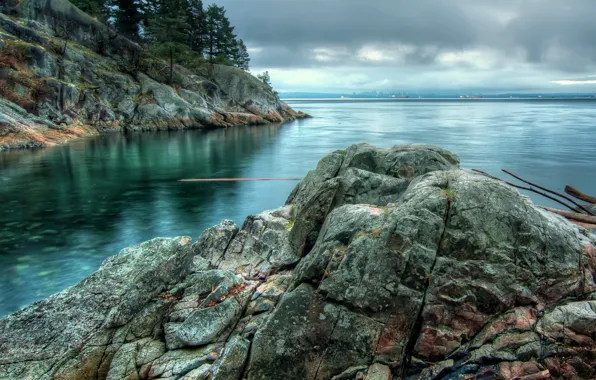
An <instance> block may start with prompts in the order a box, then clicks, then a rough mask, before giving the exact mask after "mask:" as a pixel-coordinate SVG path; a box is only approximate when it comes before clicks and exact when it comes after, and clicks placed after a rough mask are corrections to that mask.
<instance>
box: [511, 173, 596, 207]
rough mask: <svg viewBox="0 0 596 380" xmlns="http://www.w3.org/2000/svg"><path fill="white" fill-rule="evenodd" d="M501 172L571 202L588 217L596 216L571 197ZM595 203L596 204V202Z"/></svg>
mask: <svg viewBox="0 0 596 380" xmlns="http://www.w3.org/2000/svg"><path fill="white" fill-rule="evenodd" d="M501 170H502V171H503V172H505V173H507V174H509V175H510V176H512V177H513V178H517V179H519V180H520V181H522V182H523V183H527V184H528V185H530V186H534V187H537V188H539V189H540V190H544V191H546V192H547V193H551V194H554V195H556V196H558V197H561V198H563V199H565V200H567V201H569V202H571V203H573V204H574V205H576V206H577V207H579V208H580V209H582V210H583V211H585V212H586V214H588V215H592V216H593V215H594V214H593V213H592V212H591V211H590V210H588V209H587V208H585V207H584V206H582V205H580V204H579V203H577V202H576V201H574V200H573V199H571V198H569V197H568V196H566V195H565V194H561V193H558V192H556V191H552V190H549V189H547V188H546V187H542V186H540V185H537V184H535V183H532V182H530V181H526V180H525V179H523V178H521V177H520V176H517V175H515V174H513V173H511V172H510V171H508V170H505V169H501ZM595 203H596V202H595Z"/></svg>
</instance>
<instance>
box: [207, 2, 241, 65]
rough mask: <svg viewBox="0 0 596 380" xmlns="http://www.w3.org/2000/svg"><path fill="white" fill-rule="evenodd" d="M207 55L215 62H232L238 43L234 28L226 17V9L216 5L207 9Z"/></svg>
mask: <svg viewBox="0 0 596 380" xmlns="http://www.w3.org/2000/svg"><path fill="white" fill-rule="evenodd" d="M206 13H207V38H206V40H207V54H208V55H209V59H210V60H211V61H212V62H214V61H216V62H222V61H228V62H232V61H233V58H234V51H235V50H236V46H237V42H236V35H235V34H234V27H233V26H232V25H231V24H230V20H229V19H228V18H227V17H226V10H225V9H224V7H218V6H217V5H215V4H212V5H210V6H209V7H208V8H207V12H206Z"/></svg>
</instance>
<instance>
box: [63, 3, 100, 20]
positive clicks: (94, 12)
mask: <svg viewBox="0 0 596 380" xmlns="http://www.w3.org/2000/svg"><path fill="white" fill-rule="evenodd" d="M71 3H73V4H74V5H75V6H76V7H77V8H79V9H80V10H82V11H83V12H85V13H87V14H88V15H90V16H92V17H95V18H96V19H99V20H102V21H103V20H105V19H107V17H106V16H107V10H106V7H105V5H106V4H105V0H71Z"/></svg>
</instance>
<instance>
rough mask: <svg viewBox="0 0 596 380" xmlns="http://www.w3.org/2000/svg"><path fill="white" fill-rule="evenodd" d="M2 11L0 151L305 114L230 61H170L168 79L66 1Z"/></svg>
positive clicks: (46, 0)
mask: <svg viewBox="0 0 596 380" xmlns="http://www.w3.org/2000/svg"><path fill="white" fill-rule="evenodd" d="M0 11H2V12H4V13H6V14H4V13H0V100H1V101H0V150H3V149H9V148H26V147H39V146H45V145H51V144H55V143H60V142H63V141H66V140H69V139H72V138H75V137H78V136H82V135H89V134H97V133H102V132H108V131H118V130H122V129H128V130H155V129H184V128H217V127H229V126H235V125H253V124H264V123H280V122H284V121H288V120H293V119H295V118H302V117H305V116H307V115H305V114H303V113H301V112H296V111H294V110H292V109H291V108H290V107H289V106H288V105H286V104H285V103H283V102H282V101H281V100H280V99H279V97H278V96H277V95H276V94H275V93H274V92H273V90H272V89H271V88H270V87H269V86H267V85H265V84H264V83H262V82H261V81H260V80H258V79H257V78H255V77H253V76H252V75H250V74H248V73H246V72H244V71H243V70H240V69H236V68H232V67H226V66H219V65H207V64H204V65H199V66H198V67H196V68H194V69H193V70H188V69H186V68H184V67H182V66H176V67H175V75H174V83H172V84H171V85H170V84H167V83H168V80H169V66H168V65H167V64H166V63H165V62H163V61H160V60H157V59H154V58H152V57H150V56H149V55H147V54H146V53H145V52H144V51H143V50H142V49H141V47H139V46H138V45H136V44H135V43H133V42H130V41H128V40H126V39H125V38H123V37H120V36H118V35H116V34H115V33H114V32H113V31H111V30H109V29H108V28H107V27H105V26H104V25H102V24H101V23H99V22H97V21H96V20H94V19H92V18H91V17H89V16H88V15H86V14H85V13H83V12H81V11H80V10H79V9H78V8H76V7H75V6H74V5H72V4H70V3H69V2H68V1H67V0H26V1H18V2H16V1H15V2H11V1H9V2H7V3H6V4H3V5H1V6H0ZM9 14H10V15H11V16H9ZM2 98H3V99H2Z"/></svg>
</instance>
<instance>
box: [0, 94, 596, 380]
mask: <svg viewBox="0 0 596 380" xmlns="http://www.w3.org/2000/svg"><path fill="white" fill-rule="evenodd" d="M203 85H204V86H207V88H209V86H210V85H209V84H207V83H203ZM210 93H211V95H210V96H211V97H217V96H222V95H221V94H218V92H217V91H216V90H215V89H212V91H211V92H210ZM1 104H2V101H1V100H0V105H1ZM4 109H9V110H10V113H11V115H15V117H20V115H22V114H23V112H22V111H21V110H20V109H19V108H16V107H12V106H10V105H8V106H4ZM25 112H26V111H25ZM457 164H458V160H457V157H456V156H455V155H453V154H451V153H449V152H447V151H444V150H442V149H440V148H436V147H431V146H417V145H407V146H397V147H394V148H391V149H377V148H374V147H371V146H368V145H357V146H353V147H350V148H349V149H348V150H346V151H336V152H332V153H330V154H329V155H328V156H326V157H324V158H323V159H322V160H321V162H320V163H319V165H318V167H317V169H316V170H315V171H313V172H311V173H309V175H307V176H306V177H305V178H304V180H303V181H301V182H300V183H299V184H298V185H297V186H296V188H295V189H294V191H293V192H292V195H291V196H290V198H289V203H288V204H287V205H286V206H284V207H282V208H279V209H276V210H271V211H265V212H262V213H260V214H257V215H253V216H249V217H248V218H247V219H246V221H245V222H244V224H243V225H242V228H241V229H240V230H238V228H237V226H236V225H235V224H233V223H232V222H229V221H224V222H222V223H220V224H219V225H217V226H215V227H213V228H211V229H208V230H207V231H205V232H204V233H203V234H202V235H201V237H200V238H199V240H198V241H197V242H196V243H195V244H191V241H190V239H189V238H176V239H156V240H152V241H150V242H147V243H143V244H141V245H139V246H136V247H132V248H128V249H126V250H124V251H123V252H122V253H121V254H119V255H117V256H114V257H112V258H109V259H107V260H106V261H105V263H104V264H103V266H102V267H101V268H100V270H99V271H98V272H96V273H95V274H93V275H91V276H90V277H88V278H87V279H86V280H84V281H82V282H81V283H80V284H78V285H75V286H74V287H72V288H69V289H67V290H66V291H64V292H62V293H59V294H57V295H54V296H51V297H50V298H48V299H46V300H43V301H40V302H38V303H36V304H34V305H32V306H29V307H28V308H25V309H24V310H22V311H20V312H17V313H15V314H13V315H10V316H8V317H6V318H4V319H2V320H0V378H7V379H21V378H44V377H45V378H55V379H77V378H109V379H116V378H125V379H145V378H164V379H166V378H167V379H181V378H182V379H191V378H193V377H197V376H200V377H208V376H210V377H211V378H214V379H249V380H255V379H272V380H275V379H290V380H293V379H296V380H302V379H336V380H340V379H341V380H347V379H361V380H362V379H390V378H392V377H393V378H395V377H404V378H407V379H420V380H421V379H437V380H438V379H447V378H452V379H455V378H503V379H507V378H510V379H513V378H520V379H528V380H529V379H548V378H586V379H589V378H594V377H595V376H596V370H595V369H594V355H595V354H596V352H595V351H594V347H596V342H594V337H595V336H596V330H595V326H596V283H595V277H596V260H595V259H594V257H595V254H594V253H595V252H596V248H595V246H596V237H594V235H593V234H591V233H589V232H588V231H586V230H585V229H583V228H580V227H578V226H576V225H574V224H571V223H570V222H568V221H567V220H565V219H563V218H561V217H559V216H556V215H553V214H551V213H548V212H546V211H544V210H542V209H540V208H537V207H535V206H534V205H533V204H532V202H531V201H530V200H529V198H527V197H525V196H522V195H521V194H520V193H519V192H518V191H517V190H515V189H513V188H510V187H509V186H507V185H504V184H503V183H500V182H497V181H494V180H492V179H489V178H486V177H483V176H480V175H477V174H475V173H471V172H468V171H465V170H460V169H457ZM363 202H364V203H363ZM379 203H380V204H379ZM64 326H66V328H64Z"/></svg>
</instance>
